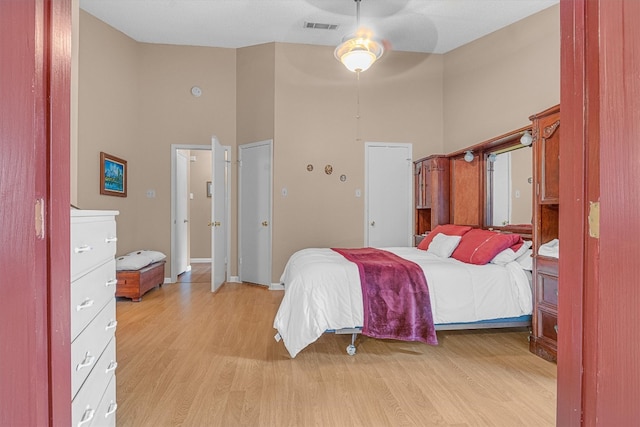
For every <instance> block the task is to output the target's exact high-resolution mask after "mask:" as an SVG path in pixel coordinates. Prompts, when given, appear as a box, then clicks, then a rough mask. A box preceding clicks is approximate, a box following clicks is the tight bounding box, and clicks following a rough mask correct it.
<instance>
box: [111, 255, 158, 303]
mask: <svg viewBox="0 0 640 427" xmlns="http://www.w3.org/2000/svg"><path fill="white" fill-rule="evenodd" d="M164 264H165V261H159V262H154V263H153V264H149V265H147V266H146V267H142V268H141V269H140V270H120V271H117V272H116V277H117V279H118V284H117V285H116V296H117V297H125V298H131V299H132V300H133V301H136V302H138V301H140V300H141V299H142V295H144V294H145V293H146V292H147V291H148V290H149V289H152V288H155V287H156V286H162V284H163V283H164Z"/></svg>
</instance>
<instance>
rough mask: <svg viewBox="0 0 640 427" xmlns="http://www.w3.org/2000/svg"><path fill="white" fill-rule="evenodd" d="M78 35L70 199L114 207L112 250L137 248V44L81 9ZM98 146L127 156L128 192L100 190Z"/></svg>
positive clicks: (96, 206) (92, 206) (86, 204)
mask: <svg viewBox="0 0 640 427" xmlns="http://www.w3.org/2000/svg"><path fill="white" fill-rule="evenodd" d="M79 40H80V43H79V54H78V56H79V64H78V153H77V177H78V179H77V193H78V195H77V201H76V203H77V206H78V207H79V208H81V209H114V210H118V211H120V215H119V217H118V218H117V225H118V237H119V239H118V253H119V254H121V253H126V252H130V251H133V250H135V249H143V248H140V247H137V246H138V245H139V244H140V243H138V241H137V240H136V234H137V231H136V223H135V221H134V220H132V219H133V218H135V217H136V216H137V214H138V213H137V212H136V206H135V204H134V202H135V200H134V199H135V197H134V195H135V192H134V191H132V189H133V185H135V180H132V179H131V174H132V173H134V172H135V171H136V170H138V169H139V163H138V162H137V161H136V159H135V157H136V153H137V152H138V148H137V147H138V144H139V141H140V129H139V126H138V102H139V99H140V95H141V94H140V88H139V84H138V68H139V62H138V61H139V55H140V45H139V44H138V43H136V42H134V41H133V40H131V39H130V38H129V37H126V36H125V35H124V34H122V33H120V32H118V31H116V30H114V29H113V28H111V27H109V26H107V25H105V24H103V23H102V22H101V21H99V20H97V19H96V18H94V17H93V16H91V15H89V14H87V13H85V12H84V11H80V35H79ZM101 151H104V152H106V153H108V154H111V155H114V156H116V157H119V158H121V159H124V160H127V162H128V173H129V186H128V194H129V197H127V198H121V197H113V196H102V195H100V152H101ZM135 173H136V174H137V172H135ZM72 175H73V174H72ZM150 248H151V247H150ZM157 249H158V250H163V249H165V248H162V249H160V248H157Z"/></svg>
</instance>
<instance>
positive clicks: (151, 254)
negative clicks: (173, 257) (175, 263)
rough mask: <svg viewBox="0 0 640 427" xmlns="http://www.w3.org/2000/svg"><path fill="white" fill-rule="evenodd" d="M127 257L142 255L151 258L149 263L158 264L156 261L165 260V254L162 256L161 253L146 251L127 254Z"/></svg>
mask: <svg viewBox="0 0 640 427" xmlns="http://www.w3.org/2000/svg"><path fill="white" fill-rule="evenodd" d="M127 255H144V256H146V257H149V258H151V262H158V261H162V260H163V259H165V258H167V256H166V255H165V254H163V253H162V252H158V251H148V250H141V251H135V252H129V253H128V254H127Z"/></svg>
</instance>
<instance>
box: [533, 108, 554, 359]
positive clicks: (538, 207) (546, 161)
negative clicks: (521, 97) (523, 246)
mask: <svg viewBox="0 0 640 427" xmlns="http://www.w3.org/2000/svg"><path fill="white" fill-rule="evenodd" d="M530 119H531V121H532V122H533V127H532V130H533V141H534V142H533V144H534V147H533V148H534V156H535V157H534V164H535V168H534V171H533V174H534V177H533V178H534V183H535V192H534V196H533V197H534V199H533V222H534V227H533V277H534V283H533V286H534V289H533V294H534V295H533V296H534V308H533V319H532V333H531V336H530V339H529V349H530V350H531V352H533V353H535V354H537V355H538V356H540V357H542V358H544V359H547V360H550V361H556V359H557V351H558V291H559V288H558V285H559V280H558V259H557V258H554V257H551V256H544V255H541V254H540V253H539V250H540V246H541V245H543V244H545V243H548V242H550V241H552V240H553V239H557V238H558V225H559V213H560V186H559V182H560V160H559V155H560V107H559V106H555V107H552V108H549V109H547V110H545V111H543V112H541V113H538V114H535V115H533V116H531V117H530Z"/></svg>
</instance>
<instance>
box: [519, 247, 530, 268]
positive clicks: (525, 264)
mask: <svg viewBox="0 0 640 427" xmlns="http://www.w3.org/2000/svg"><path fill="white" fill-rule="evenodd" d="M532 254H533V251H532V250H531V249H527V250H526V251H524V253H523V254H522V255H520V256H519V257H518V259H516V262H517V263H518V264H520V266H522V268H523V269H525V270H529V271H533V257H532V256H531V255H532Z"/></svg>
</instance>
